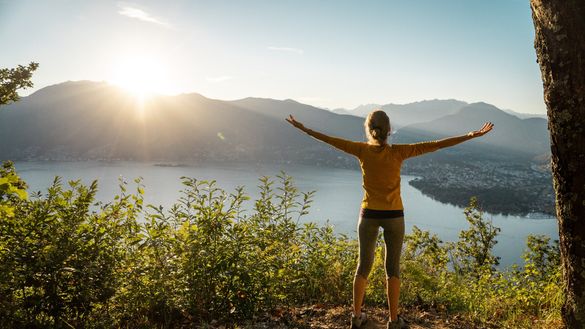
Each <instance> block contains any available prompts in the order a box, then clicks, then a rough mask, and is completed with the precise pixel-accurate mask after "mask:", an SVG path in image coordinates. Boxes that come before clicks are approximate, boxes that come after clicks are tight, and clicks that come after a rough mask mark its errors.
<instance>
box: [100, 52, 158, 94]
mask: <svg viewBox="0 0 585 329" xmlns="http://www.w3.org/2000/svg"><path fill="white" fill-rule="evenodd" d="M109 82H110V83H112V84H115V85H117V86H120V87H122V88H124V89H126V90H127V91H129V92H130V93H132V94H134V95H135V96H136V97H137V98H140V99H143V100H144V99H146V98H148V97H150V96H152V95H154V94H165V93H167V92H168V87H169V81H168V78H167V69H166V66H165V63H164V62H162V61H160V60H157V59H156V58H151V57H148V56H132V57H128V58H124V59H121V60H119V61H118V62H117V63H116V65H115V66H114V70H113V72H112V75H111V78H110V79H109Z"/></svg>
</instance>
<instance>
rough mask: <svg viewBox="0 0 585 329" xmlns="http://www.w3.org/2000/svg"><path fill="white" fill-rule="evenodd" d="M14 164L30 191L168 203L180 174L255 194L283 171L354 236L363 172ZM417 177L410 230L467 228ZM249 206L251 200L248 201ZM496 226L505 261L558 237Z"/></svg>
mask: <svg viewBox="0 0 585 329" xmlns="http://www.w3.org/2000/svg"><path fill="white" fill-rule="evenodd" d="M16 167H17V170H18V172H19V173H20V175H21V177H22V178H23V179H25V180H26V181H27V183H28V184H29V186H30V191H38V190H41V191H42V190H44V189H45V188H47V187H48V186H50V185H51V183H52V182H53V179H54V176H61V177H62V178H63V181H64V182H66V181H68V180H76V179H81V180H82V181H83V182H84V183H89V182H91V181H92V180H94V179H97V180H98V181H99V192H98V194H97V199H98V200H101V201H110V200H111V199H112V196H113V195H114V194H115V193H118V179H119V177H124V178H125V179H126V180H127V181H129V182H132V180H133V179H134V178H137V177H142V178H143V181H144V184H145V185H146V187H145V202H147V203H152V204H156V205H163V206H165V207H168V206H170V205H172V204H173V203H174V202H175V201H176V200H177V199H178V197H179V191H180V190H181V189H182V188H183V186H182V185H181V181H180V177H181V176H188V177H193V178H197V179H200V180H216V181H217V184H218V186H219V187H221V188H224V189H226V190H227V191H228V192H231V191H233V190H234V188H235V187H236V186H245V187H246V192H247V194H248V195H250V196H251V197H252V198H255V197H257V196H258V188H257V185H258V183H259V182H258V177H260V176H264V175H267V176H275V175H276V174H278V173H279V172H280V171H281V170H284V171H285V172H286V173H287V174H288V175H290V176H292V177H293V178H294V181H295V184H296V186H297V187H298V188H299V189H300V190H301V191H305V192H306V191H311V190H316V191H317V192H316V195H315V198H314V200H315V201H314V203H313V206H312V207H311V211H310V213H309V215H308V216H306V217H305V218H304V220H305V221H316V222H325V221H326V220H328V221H329V222H330V223H331V224H332V225H334V226H335V231H336V232H338V233H345V234H348V235H350V236H355V233H356V230H355V226H356V223H357V216H358V212H359V207H360V201H361V198H362V193H363V192H362V188H361V175H360V173H359V172H358V171H355V170H347V169H334V168H320V167H311V166H299V165H259V164H257V165H250V164H213V165H210V164H205V165H203V164H201V165H197V166H160V165H157V166H155V165H154V164H150V163H136V162H18V163H16ZM413 178H414V177H410V176H402V200H403V202H404V208H405V211H404V213H405V220H406V227H407V232H410V230H411V229H412V226H413V225H416V226H418V227H419V228H421V229H423V230H429V231H431V232H433V233H436V234H437V235H438V236H439V237H440V238H441V239H443V241H453V240H456V239H457V238H458V234H459V231H460V230H462V229H465V228H467V222H466V221H465V216H464V215H463V209H462V208H459V207H456V206H452V205H447V204H443V203H440V202H437V201H435V200H433V199H431V198H429V197H427V196H424V195H423V194H422V193H421V192H419V191H418V190H416V189H415V188H413V187H411V186H410V185H409V184H408V181H409V180H411V179H413ZM249 205H250V206H251V205H252V203H251V202H249ZM485 216H487V218H489V219H491V220H492V221H493V223H494V225H495V226H497V227H500V228H501V229H502V231H501V232H500V235H499V237H498V244H497V245H496V247H495V253H496V254H497V255H498V256H500V257H501V258H502V259H501V265H502V266H508V265H510V264H512V263H521V261H522V260H521V255H522V252H523V249H524V248H525V241H526V236H527V235H528V234H546V235H548V236H551V237H552V238H553V239H558V228H557V224H556V220H555V219H553V218H542V217H540V218H539V219H533V218H528V217H518V216H503V215H489V214H486V215H485Z"/></svg>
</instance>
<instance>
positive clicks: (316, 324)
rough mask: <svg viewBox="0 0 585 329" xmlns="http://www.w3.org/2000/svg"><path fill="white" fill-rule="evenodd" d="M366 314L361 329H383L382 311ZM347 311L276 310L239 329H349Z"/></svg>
mask: <svg viewBox="0 0 585 329" xmlns="http://www.w3.org/2000/svg"><path fill="white" fill-rule="evenodd" d="M365 311H366V312H367V314H368V318H369V320H368V323H367V324H366V325H365V326H364V329H386V324H387V321H388V320H387V316H388V315H387V310H385V309H382V308H368V309H366V310H365ZM350 312H351V309H350V308H349V307H340V306H333V307H330V306H326V305H313V306H308V307H303V308H295V309H289V310H278V311H276V312H274V313H273V314H271V315H267V316H265V317H264V319H258V320H257V321H256V322H254V323H250V324H248V325H244V326H241V327H240V328H250V329H260V328H262V329H268V328H280V329H289V328H321V329H337V328H343V329H347V328H349V314H350ZM402 316H403V318H404V319H405V320H406V322H407V324H408V328H411V329H422V328H434V329H446V328H457V329H481V328H486V329H488V328H496V327H495V326H486V325H482V324H479V323H473V322H471V321H469V320H466V319H464V318H463V317H462V316H461V315H457V314H450V315H448V314H445V313H439V312H430V311H419V310H405V311H403V312H402Z"/></svg>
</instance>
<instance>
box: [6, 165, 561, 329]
mask: <svg viewBox="0 0 585 329" xmlns="http://www.w3.org/2000/svg"><path fill="white" fill-rule="evenodd" d="M1 173H2V175H1V176H0V177H2V179H5V181H8V180H10V182H11V183H10V184H11V186H15V187H16V188H19V189H21V190H24V189H25V188H26V186H25V185H24V182H22V181H21V180H20V179H17V180H15V178H14V177H17V176H16V173H15V172H14V168H13V166H11V165H6V167H5V169H4V170H3V171H2V172H1ZM8 177H10V178H8ZM182 182H183V186H184V188H183V190H182V192H181V197H180V198H179V199H178V200H177V202H176V203H175V204H174V205H173V206H171V207H170V208H169V209H164V208H163V207H160V206H153V205H145V204H144V201H143V193H144V186H143V185H142V182H141V180H140V179H137V180H135V182H134V183H135V190H134V191H132V192H129V187H128V184H127V183H126V182H125V181H121V182H120V193H119V194H118V195H117V196H115V197H114V198H113V200H112V201H111V202H108V203H101V202H96V201H95V194H96V192H97V182H93V183H92V184H90V185H89V186H84V185H83V184H81V183H80V182H79V181H71V182H68V184H67V185H64V184H63V183H62V182H61V180H60V179H56V180H55V181H54V183H53V185H52V186H51V187H50V188H49V189H48V190H47V191H46V193H44V194H41V193H33V194H32V195H31V196H30V198H21V197H20V196H19V194H18V193H16V192H14V193H13V192H10V193H9V194H7V193H8V192H6V191H8V189H5V190H3V191H5V192H4V194H2V199H0V200H2V202H3V204H4V205H6V206H8V207H10V208H11V209H13V215H12V216H7V215H6V214H5V215H3V216H2V217H0V327H32V328H34V327H38V328H40V327H100V328H101V327H160V328H169V327H178V326H186V325H190V324H193V323H194V324H195V325H203V324H205V323H210V322H211V321H213V320H219V321H221V322H223V323H226V324H230V323H231V324H233V323H237V322H241V321H243V320H245V319H252V318H254V317H257V316H259V315H261V314H264V313H265V312H270V311H275V310H277V309H279V308H282V307H288V306H298V305H304V304H312V303H331V304H337V305H339V304H342V305H349V304H350V303H351V297H352V296H351V292H352V289H351V284H352V280H353V276H354V271H355V263H356V259H357V249H358V247H357V242H356V241H355V240H354V239H351V238H349V237H347V236H344V235H336V234H335V233H334V232H333V228H332V227H331V226H330V225H323V226H319V225H316V224H314V223H310V222H305V221H304V216H306V215H307V214H308V210H309V208H310V205H311V202H312V197H313V195H314V192H300V191H298V189H297V188H296V187H295V186H294V184H293V182H292V179H291V177H289V176H287V175H285V174H284V173H283V174H281V175H278V176H277V177H276V180H275V179H273V178H270V177H262V178H260V182H259V187H258V188H259V190H260V196H259V197H258V198H257V200H253V201H252V202H251V204H250V203H249V202H247V201H249V197H248V196H247V195H246V193H245V191H244V188H243V187H239V188H236V189H235V190H234V191H233V192H231V193H228V192H226V191H225V190H223V189H220V188H219V187H218V186H217V184H216V182H215V181H200V180H196V179H193V178H186V177H183V178H182ZM468 209H469V211H468V210H466V214H467V215H468V217H470V218H471V219H470V218H468V221H469V223H470V228H469V230H467V231H464V232H467V233H462V235H461V238H460V241H458V242H456V243H444V242H442V241H441V240H440V239H439V238H438V237H437V236H436V235H431V234H430V233H429V232H427V231H422V230H420V229H419V228H417V227H414V228H413V230H412V233H411V234H409V235H407V236H406V238H405V246H404V254H403V262H402V265H401V266H402V278H403V281H402V282H403V293H402V296H401V298H402V304H403V305H405V306H417V307H422V308H436V309H440V310H444V311H449V312H463V313H464V314H468V315H469V316H470V317H473V318H475V319H479V320H480V321H485V322H489V321H492V322H493V321H496V322H497V323H500V324H512V326H516V325H519V324H520V325H524V324H527V323H528V322H526V321H531V320H530V319H556V318H557V317H558V310H559V305H560V301H561V297H562V295H561V294H560V291H561V289H560V287H559V282H560V273H559V270H558V261H559V260H558V247H557V246H556V245H551V244H550V241H549V240H548V238H546V237H543V236H535V237H530V238H529V240H528V245H527V250H526V253H525V265H524V267H522V268H520V267H514V268H513V269H511V270H506V271H499V270H498V269H497V268H496V267H495V265H496V264H497V262H494V260H496V258H495V257H493V256H492V254H491V248H492V247H493V245H494V244H495V238H496V235H497V232H498V230H496V229H495V228H493V227H492V226H490V225H491V224H490V225H488V223H486V222H485V221H484V219H483V218H482V216H481V215H480V212H479V210H478V209H477V207H476V203H473V202H472V204H471V205H470V208H468ZM486 232H488V233H490V232H491V233H490V234H488V235H485V233H486ZM482 234H483V235H482ZM486 237H488V239H486ZM486 246H487V247H486ZM377 253H378V257H377V258H376V265H375V267H374V271H373V272H372V274H371V276H370V281H369V282H370V284H369V287H368V290H367V298H366V299H367V300H368V303H369V304H372V303H373V304H382V305H383V304H385V295H384V294H385V289H384V283H385V275H384V272H383V266H382V261H383V257H382V256H383V255H382V254H383V246H382V244H381V243H379V244H378V249H377ZM455 264H457V266H455ZM461 264H464V265H461ZM463 268H466V269H467V270H469V271H465V270H462V269H463ZM526 319H528V320H526ZM523 321H524V322H523Z"/></svg>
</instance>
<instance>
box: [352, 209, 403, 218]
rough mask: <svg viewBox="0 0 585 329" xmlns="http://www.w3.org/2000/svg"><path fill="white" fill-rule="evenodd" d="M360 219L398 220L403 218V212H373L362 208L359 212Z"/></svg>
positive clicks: (373, 210)
mask: <svg viewBox="0 0 585 329" xmlns="http://www.w3.org/2000/svg"><path fill="white" fill-rule="evenodd" d="M360 217H363V218H374V219H384V218H399V217H404V210H402V209H400V210H375V209H368V208H362V209H361V210H360Z"/></svg>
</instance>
